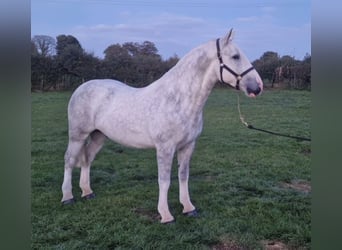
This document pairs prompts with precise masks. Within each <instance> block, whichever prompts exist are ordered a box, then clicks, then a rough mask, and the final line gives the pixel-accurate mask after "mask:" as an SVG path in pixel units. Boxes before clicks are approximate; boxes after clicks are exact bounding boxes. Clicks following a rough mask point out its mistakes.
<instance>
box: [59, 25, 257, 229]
mask: <svg viewBox="0 0 342 250" xmlns="http://www.w3.org/2000/svg"><path fill="white" fill-rule="evenodd" d="M218 81H221V82H224V83H227V84H229V85H230V86H232V87H234V88H236V89H240V90H242V91H243V92H244V93H245V94H246V95H247V96H249V97H255V96H256V95H258V94H260V93H261V91H262V88H263V83H262V80H261V78H260V76H259V74H258V73H257V72H256V70H255V69H254V68H253V67H252V65H251V63H250V62H249V61H248V59H247V58H246V56H245V55H244V54H243V53H242V51H241V50H240V49H239V48H238V47H237V46H236V45H235V44H234V43H233V42H232V30H230V32H229V33H228V34H227V35H226V36H224V37H223V38H221V39H217V40H212V41H209V42H208V43H205V44H203V45H200V46H199V47H197V48H195V49H193V50H191V51H190V52H189V53H188V54H187V55H185V56H184V57H183V58H182V59H181V60H179V62H178V63H177V64H176V65H175V66H174V67H173V68H172V69H170V70H169V71H168V72H167V73H165V74H164V75H163V76H162V77H161V78H160V79H158V80H156V81H155V82H153V83H152V84H150V85H149V86H147V87H144V88H133V87H129V86H127V85H126V84H124V83H121V82H119V81H114V80H108V79H107V80H91V81H88V82H86V83H84V84H82V85H81V86H79V87H78V88H77V89H76V90H75V92H74V93H73V95H72V96H71V99H70V102H69V106H68V121H69V144H68V148H67V151H66V153H65V166H64V181H63V185H62V191H63V198H62V203H63V204H69V203H73V202H74V198H73V194H72V184H71V178H72V169H73V167H74V166H77V167H80V168H81V173H80V183H79V185H80V188H81V189H82V197H83V198H85V199H90V198H93V197H94V196H95V195H94V193H93V191H92V189H91V188H90V181H89V173H90V165H91V163H92V161H93V160H94V158H95V155H96V154H97V153H98V152H99V150H100V149H101V147H102V146H103V143H104V141H105V139H106V138H107V137H108V138H109V139H111V140H113V141H115V142H117V143H120V144H122V145H125V146H128V147H134V148H155V149H156V154H157V163H158V184H159V200H158V212H159V213H160V215H161V223H168V222H172V221H174V217H173V216H172V215H171V213H170V211H169V207H168V198H167V195H168V189H169V186H170V175H171V166H172V160H173V156H174V154H175V153H177V159H178V164H179V169H178V178H179V200H180V203H181V204H182V205H183V207H184V208H183V213H184V214H185V215H189V216H196V215H197V212H196V209H195V206H194V205H193V204H192V203H191V201H190V197H189V191H188V178H189V163H190V158H191V155H192V153H193V151H194V148H195V142H196V139H197V138H198V136H199V135H200V133H201V131H202V126H203V107H204V105H205V103H206V101H207V98H208V96H209V94H210V92H211V90H212V88H213V87H214V85H215V83H217V82H218Z"/></svg>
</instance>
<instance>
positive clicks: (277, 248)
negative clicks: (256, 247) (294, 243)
mask: <svg viewBox="0 0 342 250" xmlns="http://www.w3.org/2000/svg"><path fill="white" fill-rule="evenodd" d="M261 244H262V246H263V248H264V249H265V250H288V249H290V248H289V247H288V246H287V245H285V244H284V243H283V242H281V241H274V240H264V241H262V242H261Z"/></svg>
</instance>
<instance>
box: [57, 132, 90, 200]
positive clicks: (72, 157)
mask: <svg viewBox="0 0 342 250" xmlns="http://www.w3.org/2000/svg"><path fill="white" fill-rule="evenodd" d="M84 143H85V137H84V138H82V139H73V138H69V143H68V148H67V151H66V152H65V156H64V161H65V163H64V179H63V184H62V192H63V198H62V203H63V204H69V203H73V202H74V196H73V194H72V183H71V179H72V170H73V167H74V166H75V165H76V164H77V161H78V159H79V156H80V153H81V151H82V150H83V148H84Z"/></svg>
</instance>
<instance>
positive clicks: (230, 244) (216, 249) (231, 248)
mask: <svg viewBox="0 0 342 250" xmlns="http://www.w3.org/2000/svg"><path fill="white" fill-rule="evenodd" d="M211 249H212V250H245V249H247V248H246V247H243V246H241V244H238V243H237V242H236V241H235V240H233V239H231V238H228V237H226V236H225V237H221V239H220V242H219V243H218V244H216V245H213V246H212V247H211Z"/></svg>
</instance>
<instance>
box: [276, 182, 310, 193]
mask: <svg viewBox="0 0 342 250" xmlns="http://www.w3.org/2000/svg"><path fill="white" fill-rule="evenodd" d="M281 186H282V187H284V188H290V189H294V190H296V191H298V192H302V193H310V192H311V183H310V182H308V181H305V180H292V181H291V182H290V183H289V182H282V183H281Z"/></svg>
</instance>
